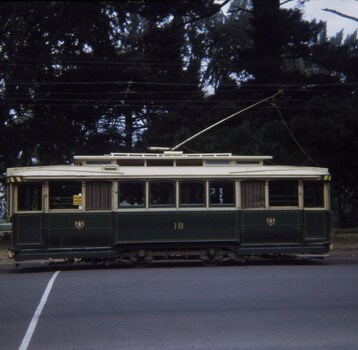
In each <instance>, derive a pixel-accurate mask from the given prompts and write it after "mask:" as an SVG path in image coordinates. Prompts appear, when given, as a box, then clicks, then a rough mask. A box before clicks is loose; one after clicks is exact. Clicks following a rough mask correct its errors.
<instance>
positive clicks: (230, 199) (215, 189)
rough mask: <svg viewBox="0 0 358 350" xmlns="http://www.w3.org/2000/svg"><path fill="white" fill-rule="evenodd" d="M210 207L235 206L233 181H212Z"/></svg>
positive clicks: (210, 184)
mask: <svg viewBox="0 0 358 350" xmlns="http://www.w3.org/2000/svg"><path fill="white" fill-rule="evenodd" d="M209 188H210V206H215V207H217V206H231V207H232V206H234V205H235V183H234V182H233V181H230V182H229V181H210V182H209Z"/></svg>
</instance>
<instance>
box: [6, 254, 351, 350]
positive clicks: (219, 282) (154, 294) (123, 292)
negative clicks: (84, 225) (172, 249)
mask: <svg viewBox="0 0 358 350" xmlns="http://www.w3.org/2000/svg"><path fill="white" fill-rule="evenodd" d="M56 271H60V272H59V274H58V275H57V277H56V279H55V281H54V282H53V285H52V289H51V290H50V291H49V294H48V299H47V300H46V302H45V304H44V305H43V309H42V311H41V313H40V314H39V315H37V316H38V319H37V320H38V323H37V324H36V326H35V328H34V330H33V332H32V334H31V336H30V338H28V340H29V345H28V347H26V348H28V349H46V350H49V349H86V350H89V349H125V350H132V349H136V350H142V349H143V350H144V349H145V350H160V349H166V350H167V349H168V350H171V349H176V350H184V349H185V350H186V349H193V350H196V349H200V350H201V349H203V350H204V349H205V350H210V349H216V350H217V349H225V350H226V349H227V350H231V349H233V350H234V349H235V350H238V349H245V350H246V349H259V350H270V349H275V350H279V349H285V350H287V349H294V350H295V349H305V350H306V349H324V350H330V349H332V350H333V349H334V350H338V349H342V350H350V349H352V350H353V349H354V350H356V349H357V348H358V273H357V271H358V264H357V260H349V259H348V260H344V259H343V260H342V259H341V260H340V259H336V261H334V260H329V261H317V262H316V261H313V262H304V261H303V262H291V263H272V262H269V261H268V262H266V261H265V262H262V261H253V262H251V263H250V264H248V265H228V266H218V267H210V268H208V267H202V266H201V265H199V264H194V263H190V264H185V263H181V264H164V265H163V264H157V265H153V266H152V267H149V268H140V269H138V268H137V269H136V268H130V267H115V268H93V267H90V266H86V265H84V266H81V265H72V266H63V265H57V266H45V265H41V264H24V265H23V266H21V267H20V268H17V269H15V268H14V267H13V265H10V264H1V265H0V281H1V283H0V349H7V350H10V349H19V346H20V344H21V343H22V341H23V340H24V337H25V334H28V333H26V332H27V331H28V330H29V325H30V323H31V321H32V322H33V320H34V318H33V316H34V313H35V310H36V309H38V306H39V304H40V300H41V298H42V297H43V295H44V292H45V290H46V287H47V286H48V283H49V281H50V279H51V277H53V276H54V273H55V272H56Z"/></svg>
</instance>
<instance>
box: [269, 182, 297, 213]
mask: <svg viewBox="0 0 358 350" xmlns="http://www.w3.org/2000/svg"><path fill="white" fill-rule="evenodd" d="M269 205H270V206H273V207H297V206H298V181H296V180H272V181H270V182H269Z"/></svg>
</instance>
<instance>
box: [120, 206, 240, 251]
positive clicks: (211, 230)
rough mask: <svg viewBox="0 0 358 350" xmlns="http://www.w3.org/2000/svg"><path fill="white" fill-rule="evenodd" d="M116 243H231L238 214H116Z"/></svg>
mask: <svg viewBox="0 0 358 350" xmlns="http://www.w3.org/2000/svg"><path fill="white" fill-rule="evenodd" d="M115 217H116V219H115V222H116V236H115V242H116V244H118V245H121V244H139V243H155V242H161V243H168V244H170V245H180V244H185V243H194V242H195V243H205V244H207V243H210V242H220V243H223V242H234V243H237V239H238V238H237V213H236V211H230V212H207V211H206V212H205V211H203V212H195V211H194V212H190V211H188V212H176V211H171V212H145V213H144V212H143V213H138V212H133V213H130V212H129V213H124V212H121V213H116V214H115Z"/></svg>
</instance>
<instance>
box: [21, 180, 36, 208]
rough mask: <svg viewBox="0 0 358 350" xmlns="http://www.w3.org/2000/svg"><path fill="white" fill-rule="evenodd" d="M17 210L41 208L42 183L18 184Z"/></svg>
mask: <svg viewBox="0 0 358 350" xmlns="http://www.w3.org/2000/svg"><path fill="white" fill-rule="evenodd" d="M17 193H18V200H17V203H18V210H42V184H35V183H26V184H25V183H24V184H18V186H17Z"/></svg>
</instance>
